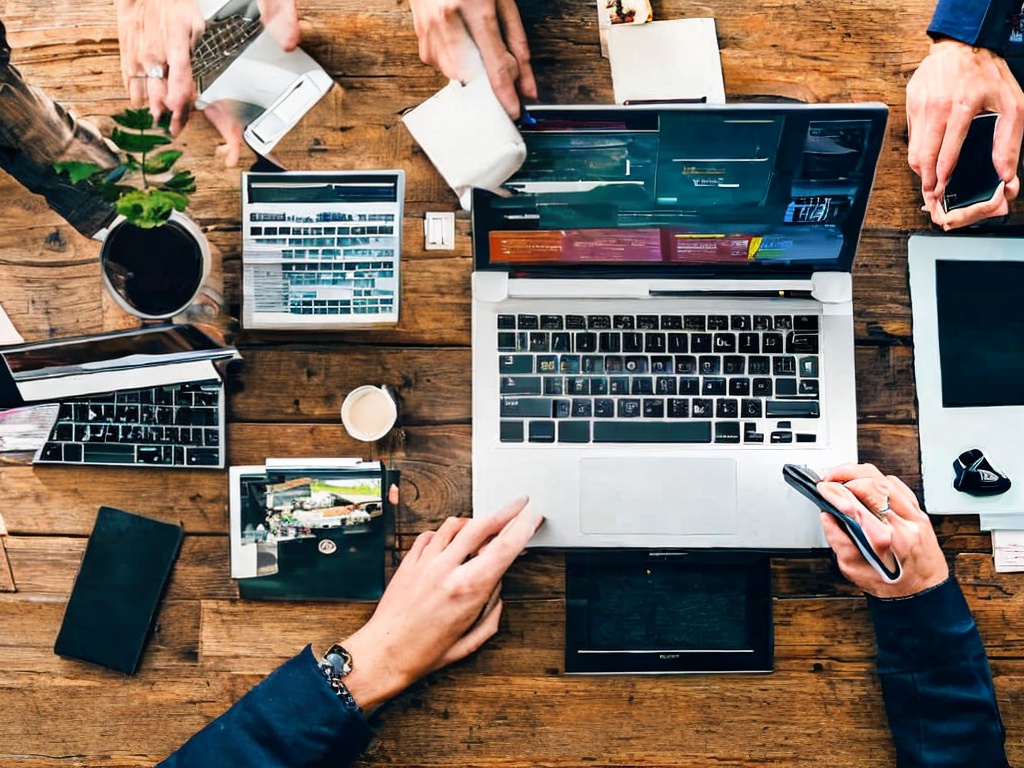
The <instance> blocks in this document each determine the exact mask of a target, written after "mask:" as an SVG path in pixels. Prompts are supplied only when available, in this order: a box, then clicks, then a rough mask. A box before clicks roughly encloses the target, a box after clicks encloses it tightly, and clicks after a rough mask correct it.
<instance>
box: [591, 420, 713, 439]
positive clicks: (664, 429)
mask: <svg viewBox="0 0 1024 768" xmlns="http://www.w3.org/2000/svg"><path fill="white" fill-rule="evenodd" d="M594 442H595V443H710V442H711V423H710V422H706V421H705V422H696V421H636V422H618V421H596V422H594Z"/></svg>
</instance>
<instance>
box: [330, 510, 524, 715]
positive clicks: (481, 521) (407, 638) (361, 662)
mask: <svg viewBox="0 0 1024 768" xmlns="http://www.w3.org/2000/svg"><path fill="white" fill-rule="evenodd" d="M526 505H527V499H526V498H525V497H523V498H520V499H516V500H515V501H513V502H512V503H511V504H509V505H508V506H506V507H505V508H504V509H502V510H501V511H500V512H498V513H497V514H495V515H492V516H490V517H483V518H475V519H469V518H465V517H449V518H448V519H447V520H445V522H444V523H443V524H442V525H441V527H440V528H438V529H437V531H427V532H426V533H422V534H420V535H419V536H418V537H417V539H416V542H415V543H414V544H413V545H412V548H411V549H410V550H409V553H408V554H407V555H406V556H405V559H404V560H402V564H401V565H400V566H399V567H398V570H397V571H396V572H395V575H394V576H393V577H392V579H391V583H390V584H388V588H387V590H386V591H385V592H384V596H383V597H382V598H381V600H380V603H379V604H378V605H377V610H376V611H374V613H373V616H372V617H371V618H370V620H369V621H368V622H367V623H366V624H365V625H364V626H363V627H362V628H361V629H359V630H358V631H357V632H356V633H355V634H353V635H352V636H351V637H349V638H348V639H347V640H345V641H344V646H345V649H346V650H347V651H348V652H349V653H351V654H352V658H353V670H352V672H351V673H350V674H349V675H348V677H346V678H345V684H346V686H347V687H348V689H349V692H350V693H351V694H352V697H353V698H354V699H355V700H356V703H357V704H359V706H360V707H362V709H363V710H364V711H366V712H370V711H372V710H373V709H375V708H376V707H377V706H379V705H380V704H382V703H384V702H385V701H386V700H388V699H390V698H391V697H393V696H395V695H396V694H398V693H399V692H400V691H402V690H403V689H405V688H406V687H408V686H409V685H411V684H412V683H413V682H415V681H416V680H418V679H419V678H421V677H422V676H423V675H425V674H427V673H428V672H433V671H434V670H437V669H440V668H441V667H444V666H446V665H448V664H451V663H452V662H454V661H458V660H459V659H462V658H464V657H466V656H468V655H469V654H470V653H472V652H473V651H475V650H476V649H477V648H479V647H480V646H481V645H483V643H484V641H486V640H487V639H488V638H489V637H491V635H493V634H494V633H495V632H496V631H497V630H498V619H499V618H500V617H501V606H502V603H501V598H500V592H501V577H502V575H504V573H505V571H506V570H507V569H508V567H509V566H510V565H511V564H512V562H513V561H514V560H515V559H516V557H517V556H518V555H519V553H520V552H522V551H523V548H524V547H525V546H526V543H527V542H528V541H529V540H530V537H531V536H533V533H534V531H536V530H537V527H538V526H539V525H540V523H541V519H542V518H541V517H540V516H539V515H538V514H537V513H535V512H533V511H532V510H530V509H528V508H527V506H526Z"/></svg>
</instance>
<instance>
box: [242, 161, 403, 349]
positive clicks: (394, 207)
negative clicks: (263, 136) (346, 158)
mask: <svg viewBox="0 0 1024 768" xmlns="http://www.w3.org/2000/svg"><path fill="white" fill-rule="evenodd" d="M242 195H243V197H242V325H243V326H244V327H245V328H263V329H294V328H303V329H307V330H343V329H353V328H369V327H376V326H381V325H389V324H394V323H397V322H398V307H399V261H400V256H401V245H402V206H403V203H404V198H405V173H404V172H403V171H400V170H395V171H327V172H284V173H246V174H243V178H242Z"/></svg>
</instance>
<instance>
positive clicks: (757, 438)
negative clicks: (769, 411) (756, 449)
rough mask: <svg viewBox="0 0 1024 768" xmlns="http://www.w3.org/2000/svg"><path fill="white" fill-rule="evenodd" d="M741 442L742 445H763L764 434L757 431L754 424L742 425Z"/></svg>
mask: <svg viewBox="0 0 1024 768" xmlns="http://www.w3.org/2000/svg"><path fill="white" fill-rule="evenodd" d="M743 442H744V443H763V442H764V433H763V432H758V431H757V425H756V424H744V425H743Z"/></svg>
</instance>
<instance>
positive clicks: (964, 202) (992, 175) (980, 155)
mask: <svg viewBox="0 0 1024 768" xmlns="http://www.w3.org/2000/svg"><path fill="white" fill-rule="evenodd" d="M998 119H999V115H997V114H991V113H990V114H984V115H977V116H976V117H975V118H974V119H973V120H972V121H971V127H970V128H969V129H968V130H967V136H966V137H965V138H964V143H963V144H962V145H961V147H960V156H959V158H958V159H957V161H956V167H955V168H953V172H952V173H951V174H950V175H949V181H947V182H946V191H945V193H944V194H943V196H942V207H943V209H944V210H945V211H946V213H949V212H950V211H955V210H957V209H958V208H966V207H967V206H968V205H974V204H975V203H983V202H985V201H986V200H991V199H992V196H993V195H994V194H995V193H996V188H997V187H998V186H999V182H1000V181H1002V179H1000V178H999V174H998V173H997V172H996V168H995V166H994V165H992V142H993V140H994V138H995V132H996V121H997V120H998Z"/></svg>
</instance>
